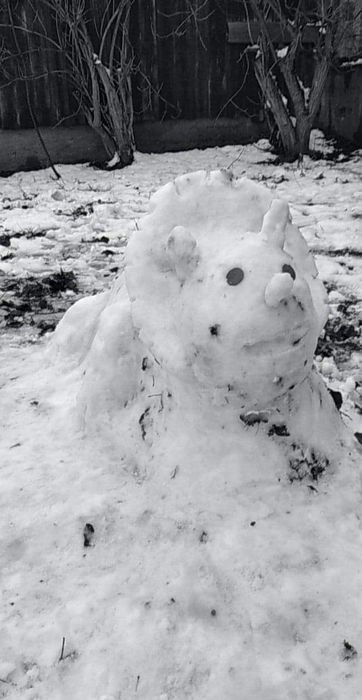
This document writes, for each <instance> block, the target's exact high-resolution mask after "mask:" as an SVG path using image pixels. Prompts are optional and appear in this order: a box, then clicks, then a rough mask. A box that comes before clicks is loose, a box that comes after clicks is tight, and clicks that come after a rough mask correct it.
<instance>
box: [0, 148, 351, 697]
mask: <svg viewBox="0 0 362 700" xmlns="http://www.w3.org/2000/svg"><path fill="white" fill-rule="evenodd" d="M218 168H228V169H230V170H232V171H233V172H234V174H235V175H236V176H237V177H238V176H240V175H242V174H245V175H247V176H248V177H249V178H251V179H254V180H256V181H260V182H263V183H264V184H265V185H266V186H267V187H269V188H271V189H272V190H274V192H275V195H276V196H278V197H282V198H285V199H287V200H288V201H289V203H290V206H291V211H292V215H293V220H294V222H295V223H296V224H297V225H298V226H299V227H300V228H301V230H302V232H303V235H304V236H305V238H306V239H307V242H308V244H309V246H310V248H311V249H312V251H313V252H314V253H315V256H316V261H317V265H318V268H319V271H320V275H321V278H322V279H323V281H324V282H325V283H326V286H327V289H328V292H329V301H330V308H331V314H330V319H329V321H328V324H327V327H326V332H325V334H324V337H322V339H321V340H320V343H319V346H318V350H317V353H318V354H317V358H316V365H317V367H318V368H319V369H320V371H321V372H322V374H323V375H324V378H325V380H326V382H327V384H328V386H329V387H330V388H332V389H334V390H335V391H339V392H341V398H342V400H343V403H342V406H341V412H342V415H343V417H344V420H345V423H346V425H347V426H348V427H349V428H350V430H351V435H352V433H353V432H355V433H362V423H361V411H362V396H361V387H362V368H361V351H360V336H359V330H360V323H361V320H360V319H361V308H362V302H361V288H362V257H361V256H362V235H361V222H362V195H361V182H362V162H361V154H355V155H354V156H352V157H351V158H349V159H348V160H343V159H341V160H340V161H338V162H336V163H334V162H332V161H312V160H310V159H305V162H304V163H303V166H302V168H301V167H297V166H296V165H284V166H278V167H276V166H275V164H273V162H272V156H271V155H270V153H269V151H268V149H267V144H266V143H265V142H264V143H262V142H259V144H256V145H254V146H246V147H242V148H238V147H235V146H233V147H224V148H215V149H208V150H205V151H189V152H185V153H173V154H162V155H146V154H137V155H136V161H135V163H134V165H132V167H130V168H127V169H125V170H122V171H113V172H99V171H96V170H93V169H91V168H89V167H87V166H83V165H81V166H80V165H78V166H59V168H58V169H59V171H60V172H61V175H62V180H61V181H58V182H56V181H54V180H53V179H52V175H51V172H50V171H38V172H31V173H18V174H16V175H13V176H12V177H10V178H8V179H4V180H3V181H2V183H1V185H2V201H1V210H0V243H2V244H3V245H1V246H0V256H1V260H0V285H1V288H2V295H1V298H0V319H1V323H2V326H3V336H2V347H1V351H0V363H1V364H0V372H1V385H0V386H1V404H0V413H1V445H0V469H1V471H0V474H1V485H2V488H1V511H0V521H1V529H0V538H1V539H0V543H1V552H2V557H1V576H2V591H3V599H2V612H1V615H2V626H1V629H2V634H1V637H0V697H1V694H2V695H3V696H4V697H6V698H25V699H27V700H28V699H29V700H36V698H39V699H41V700H43V699H44V700H45V699H51V700H53V698H54V700H58V699H59V700H63V699H64V700H65V699H67V698H72V699H73V698H74V699H75V700H119V698H122V700H124V699H126V700H130V699H131V698H141V699H143V700H154V699H155V700H156V698H157V699H158V698H160V699H161V698H162V700H171V699H172V700H173V699H175V700H183V698H194V699H195V700H196V699H197V700H219V699H220V698H226V700H229V699H230V700H234V699H235V700H249V699H251V698H255V699H256V700H286V699H289V698H290V699H292V698H293V699H294V698H297V699H300V700H302V699H303V700H345V699H347V698H348V700H358V699H359V698H360V697H361V690H360V688H361V685H362V661H361V657H362V623H361V620H360V619H359V611H360V605H361V596H362V593H361V591H362V586H361V584H362V553H361V552H362V538H361V534H360V516H361V497H360V492H359V475H358V473H357V471H356V462H355V459H353V457H351V461H349V459H348V451H349V449H350V448H349V447H347V446H346V448H345V452H346V455H345V456H344V461H343V469H341V470H340V471H338V470H337V473H336V474H331V475H329V476H327V477H323V476H322V478H321V479H320V480H319V481H315V483H312V482H310V481H308V480H307V481H303V480H302V481H300V482H299V481H293V482H290V481H289V480H288V479H286V478H285V475H284V474H283V470H282V469H281V470H280V468H279V470H278V464H277V463H276V462H277V456H278V451H277V450H276V451H273V449H274V448H273V447H272V446H270V445H271V443H270V441H269V442H268V440H266V441H265V439H264V437H263V435H261V434H260V431H259V432H258V429H257V428H251V435H250V436H249V437H248V441H247V450H248V455H249V458H250V464H253V463H254V461H255V460H256V459H257V458H256V452H257V451H258V450H259V451H261V452H262V453H263V455H264V457H265V455H268V450H270V474H268V473H265V472H264V473H263V474H260V475H259V477H256V476H255V475H254V476H253V468H251V467H250V465H249V472H248V470H247V474H248V479H249V481H248V482H247V488H246V489H244V490H241V489H240V486H239V485H238V469H237V465H236V462H235V465H234V468H233V470H232V473H231V474H230V475H229V482H228V484H227V485H225V483H224V479H223V478H222V474H223V472H222V470H221V475H220V469H219V468H218V465H219V464H220V463H221V462H222V459H223V458H224V452H223V451H224V450H228V449H229V446H228V442H227V440H225V439H224V438H223V439H221V441H220V445H219V451H216V450H215V445H214V444H211V443H210V444H208V442H207V440H206V438H205V437H202V434H201V433H198V425H197V420H196V418H195V415H194V414H193V409H192V408H191V407H190V419H189V424H187V425H186V426H183V425H182V424H180V425H179V428H178V427H177V426H175V425H174V424H173V426H172V430H171V434H170V437H169V441H168V443H167V441H166V443H164V444H163V448H164V454H165V455H166V462H165V463H166V465H167V469H166V471H165V465H164V466H163V470H162V469H161V471H160V474H161V476H158V477H157V470H156V476H155V478H154V479H148V478H146V475H145V473H144V472H143V471H142V470H141V469H140V468H139V465H138V463H137V461H136V460H135V462H134V463H133V464H132V463H131V464H125V463H124V462H123V461H122V449H120V445H119V441H117V437H115V436H114V430H115V427H114V425H112V424H111V423H109V424H107V421H103V423H102V430H101V431H98V432H97V431H95V434H94V435H93V436H89V435H87V436H85V435H84V432H82V430H81V427H80V426H79V425H75V424H74V412H73V408H72V406H73V401H74V396H73V393H72V390H71V384H70V383H69V379H67V380H64V390H63V391H62V389H61V387H62V379H61V376H60V374H61V370H59V368H58V369H57V370H54V368H53V366H52V359H53V358H51V357H49V353H48V354H47V355H44V350H43V347H44V344H47V343H48V342H49V341H48V337H47V336H45V338H44V335H43V334H44V331H47V330H48V329H51V328H52V327H53V326H54V322H55V321H58V320H59V318H60V317H61V316H62V313H63V312H64V311H65V310H66V309H67V308H68V307H69V306H70V304H72V303H73V302H74V301H75V300H76V299H78V298H80V297H81V296H84V295H88V294H93V293H95V292H97V291H101V290H103V289H104V288H106V287H110V286H111V284H112V281H113V280H114V279H115V277H116V276H117V273H118V272H119V270H121V269H122V266H123V253H124V247H125V245H126V242H127V239H128V238H129V236H130V235H132V233H133V232H134V231H137V226H138V224H137V220H138V218H139V217H140V216H142V214H143V213H145V212H146V211H147V207H148V201H149V198H150V196H151V194H152V193H153V192H154V191H155V190H156V189H158V188H159V187H160V186H161V185H162V184H165V183H167V182H168V181H170V180H172V179H173V178H174V177H175V176H177V175H180V174H182V173H185V172H190V171H195V170H200V169H206V170H214V169H218ZM220 245H222V243H221V244H220ZM105 361H106V360H105ZM53 382H54V384H56V385H57V391H56V392H54V391H53ZM155 400H157V399H155ZM205 411H206V408H205ZM210 420H211V416H210ZM193 421H195V425H194V424H193ZM191 434H192V435H193V436H194V439H195V440H197V439H199V443H198V447H199V449H200V451H201V452H202V454H203V460H202V465H201V467H200V464H199V463H198V462H197V460H196V461H195V456H194V455H193V454H190V465H191V467H190V468H192V469H193V470H194V474H195V483H194V484H193V482H192V479H190V475H188V474H187V473H186V474H185V473H183V470H182V469H181V470H180V469H179V467H178V462H177V459H178V456H179V454H181V452H182V450H185V449H186V448H187V444H186V445H185V444H184V443H185V441H186V442H187V440H188V439H189V437H190V435H191ZM197 435H199V438H196V437H195V436H197ZM180 436H181V437H180ZM232 439H233V438H232ZM351 440H352V438H351ZM195 444H196V443H195ZM352 444H353V440H352V442H351V445H352ZM355 444H356V449H357V447H358V442H357V440H355ZM232 445H233V442H232V444H231V447H230V450H231V453H232V450H233V447H232ZM127 449H128V451H129V445H127ZM141 462H142V460H141V461H140V463H141ZM151 472H152V473H154V472H155V466H154V465H153V466H152V469H151ZM202 473H204V474H205V482H204V483H203V481H202V478H201V475H202ZM165 474H167V475H168V478H167V479H166V477H165ZM175 486H176V490H175ZM190 489H191V491H190ZM86 523H90V524H92V526H93V527H94V531H95V532H94V534H92V533H91V542H90V544H91V545H94V546H90V547H84V534H83V532H84V526H85V525H86ZM63 647H64V648H63Z"/></svg>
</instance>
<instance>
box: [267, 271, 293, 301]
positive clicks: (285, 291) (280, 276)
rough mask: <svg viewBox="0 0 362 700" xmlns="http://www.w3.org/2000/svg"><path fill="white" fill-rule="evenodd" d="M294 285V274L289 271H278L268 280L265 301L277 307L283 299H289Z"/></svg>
mask: <svg viewBox="0 0 362 700" xmlns="http://www.w3.org/2000/svg"><path fill="white" fill-rule="evenodd" d="M293 285H294V279H293V276H292V275H291V274H290V273H289V272H277V273H276V274H275V275H273V277H272V278H271V280H270V281H269V282H268V284H267V286H266V288H265V302H266V304H267V306H271V307H275V306H278V305H279V304H280V302H281V301H284V300H285V299H288V298H289V297H290V295H291V293H292V289H293Z"/></svg>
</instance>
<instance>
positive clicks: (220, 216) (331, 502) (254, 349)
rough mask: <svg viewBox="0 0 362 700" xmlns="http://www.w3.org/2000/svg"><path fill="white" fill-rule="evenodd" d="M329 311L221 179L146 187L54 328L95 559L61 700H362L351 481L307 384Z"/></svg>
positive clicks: (258, 215) (297, 264) (260, 191)
mask: <svg viewBox="0 0 362 700" xmlns="http://www.w3.org/2000/svg"><path fill="white" fill-rule="evenodd" d="M326 315H327V307H326V304H325V301H324V290H323V286H322V284H321V282H320V281H319V280H318V278H317V271H316V268H315V265H314V261H313V259H312V256H311V255H310V254H309V252H308V249H307V246H306V243H305V241H304V239H303V238H302V236H301V234H300V232H299V231H298V229H297V228H296V227H295V226H293V225H292V223H291V221H290V217H289V211H288V207H287V205H286V204H285V203H282V202H280V201H278V200H275V199H273V197H272V194H271V192H269V191H268V190H267V189H264V188H263V187H261V186H259V185H257V184H254V183H252V182H250V181H248V180H247V179H243V180H239V181H233V180H232V179H231V178H230V177H229V176H228V174H226V173H223V172H215V173H211V174H206V173H204V172H199V173H194V174H192V175H187V176H184V177H181V178H178V179H177V180H176V181H175V182H174V183H171V184H169V185H167V186H166V187H164V188H162V189H161V190H160V191H159V192H158V193H157V194H156V195H155V196H154V197H153V198H152V200H151V203H150V213H149V215H147V216H146V217H145V218H143V219H142V220H141V222H140V223H139V225H138V227H137V230H135V232H134V234H133V237H132V239H131V241H130V243H129V245H128V248H127V251H126V266H125V272H124V274H122V276H121V277H120V278H119V280H118V282H117V284H116V285H115V287H114V288H113V289H112V290H111V291H110V292H106V293H104V294H101V295H97V296H94V297H90V298H88V299H84V300H82V301H80V302H78V303H77V304H75V305H74V306H73V307H72V308H71V309H70V310H69V311H68V312H67V313H66V314H65V316H64V318H63V320H62V321H61V323H60V324H59V326H58V328H57V330H56V332H55V334H54V337H53V340H52V342H51V357H52V359H53V357H54V350H57V351H58V357H60V358H63V364H62V365H61V372H60V373H59V375H60V376H59V383H60V386H61V382H63V383H64V388H65V391H64V393H63V394H62V395H60V391H61V389H60V387H59V386H58V388H57V390H56V391H55V396H56V409H58V410H59V412H60V414H61V415H60V416H59V421H58V422H59V425H60V426H61V431H62V435H63V434H64V433H66V439H67V444H68V443H69V450H70V452H71V458H70V459H71V464H72V465H73V462H74V463H75V462H76V455H77V454H79V459H78V463H77V464H76V466H75V467H74V471H77V473H78V472H80V477H79V478H80V483H81V484H82V485H86V487H87V489H86V490H87V493H88V500H87V501H86V505H83V496H82V494H81V492H80V491H79V487H78V491H77V492H76V494H77V499H79V507H78V506H76V507H75V511H76V512H75V514H74V518H77V517H78V518H80V517H81V518H82V526H83V525H84V522H91V523H93V524H94V525H95V532H96V533H97V536H98V537H99V541H98V543H97V544H96V547H95V548H94V550H92V555H90V556H92V561H93V560H94V562H95V564H94V566H95V567H96V568H95V569H94V571H95V573H94V574H93V575H92V576H90V575H89V574H88V568H87V566H86V564H87V561H88V560H86V561H85V564H84V567H85V568H84V572H85V573H84V576H85V579H86V580H88V578H89V579H91V580H90V581H89V586H90V587H91V589H90V590H92V595H90V594H89V597H88V599H87V601H83V603H82V605H81V607H80V612H79V611H78V610H77V611H76V612H77V614H76V615H73V612H74V611H75V606H73V607H72V608H71V613H69V615H70V616H71V617H70V622H69V626H70V636H72V635H73V638H75V639H78V638H80V632H79V624H80V623H79V620H80V619H81V624H82V625H84V619H86V620H87V619H88V612H89V611H91V614H92V618H91V619H92V621H93V622H92V624H91V628H90V629H89V630H88V632H87V641H86V644H87V646H86V650H84V647H85V642H84V643H83V642H82V641H81V640H80V642H79V648H80V649H81V653H80V655H79V659H78V660H77V663H76V664H75V663H74V664H73V663H72V665H71V666H70V667H69V672H68V675H67V677H66V678H67V686H66V691H67V692H65V694H64V697H70V696H72V697H74V698H75V699H76V700H83V698H84V691H83V690H82V688H83V687H90V685H89V684H90V683H91V684H92V692H91V693H90V694H91V695H92V697H94V698H101V697H107V698H108V697H110V698H116V697H117V698H118V697H125V698H133V697H136V695H137V698H138V700H151V699H152V700H156V699H157V700H185V698H190V700H220V699H221V698H225V699H227V700H250V698H255V700H306V699H308V700H326V699H327V698H328V700H340V698H342V697H351V698H352V697H353V699H354V698H356V699H357V697H360V681H359V677H358V674H357V675H356V676H355V677H353V678H352V679H351V680H350V681H346V678H347V675H346V666H345V662H344V661H343V657H342V656H341V654H342V652H343V639H345V640H348V642H349V641H351V642H352V644H354V643H355V641H354V640H355V639H357V646H358V639H360V635H361V629H360V627H361V626H360V623H359V620H360V616H359V615H358V610H356V609H355V607H354V606H353V605H352V604H350V601H353V600H357V599H358V595H360V590H361V586H360V579H359V577H358V575H356V577H355V579H354V580H353V581H352V582H346V580H345V569H346V562H349V560H350V558H351V557H352V560H353V561H354V560H355V559H353V557H355V556H356V555H355V553H354V549H353V547H356V546H357V545H356V544H355V543H356V542H360V534H359V527H360V525H359V522H358V521H357V518H356V516H355V515H354V513H355V512H356V510H357V508H358V507H359V506H358V505H356V503H357V500H358V498H359V496H358V495H357V494H358V488H359V481H358V479H359V476H358V471H357V469H356V467H355V466H354V462H353V458H352V457H351V456H350V455H351V447H350V442H349V437H348V435H347V434H346V433H345V431H344V428H343V424H342V421H341V418H340V415H339V413H338V411H337V409H336V408H335V406H334V403H333V401H332V399H331V398H330V396H329V393H328V390H327V389H326V387H325V385H324V383H323V381H322V379H321V378H320V377H319V375H318V374H317V373H316V371H315V370H314V369H313V367H312V362H313V353H314V349H315V346H316V343H317V338H318V335H319V333H320V331H321V329H322V327H323V325H324V323H325V320H326ZM51 381H52V382H53V381H54V372H53V373H52V374H51ZM64 406H65V407H66V409H67V412H66V413H65V412H64ZM74 425H77V430H78V433H77V435H75V434H74ZM65 426H68V428H66V427H65ZM79 435H80V437H79ZM82 464H83V466H82ZM99 474H101V477H102V478H101V479H99V478H98V477H99ZM92 480H94V482H93V481H92ZM99 484H100V485H99ZM69 488H70V490H73V484H70V485H69ZM73 502H74V503H76V500H75V497H74V496H73ZM77 503H78V500H77ZM85 509H86V510H85ZM84 518H86V520H84V522H83V519H84ZM349 528H350V529H349ZM72 532H73V530H72ZM346 533H347V534H346ZM358 546H360V545H358ZM76 552H77V553H75V554H74V557H79V553H78V550H76ZM75 560H76V561H77V564H76V566H77V567H78V566H79V560H78V559H75ZM349 566H351V565H350V564H349ZM82 585H83V584H82ZM347 585H348V586H352V589H353V591H354V592H353V593H351V591H350V589H349V591H348V592H349V593H350V595H345V589H346V586H347ZM108 591H110V592H112V593H110V595H111V596H112V595H113V597H111V598H110V601H108V595H109V594H108ZM353 595H354V596H355V597H353ZM98 600H99V601H100V604H99V605H97V603H95V602H94V601H98ZM95 609H97V617H96V618H95V615H96V612H95ZM73 618H74V619H73ZM95 619H96V622H94V620H95ZM338 621H339V622H340V624H338ZM342 623H343V624H342ZM100 629H102V631H103V636H102V637H101V639H107V638H108V635H109V637H110V639H111V640H112V644H110V645H108V646H107V645H104V644H103V645H102V644H101V642H99V635H98V634H97V633H96V632H97V630H100ZM62 634H64V632H62ZM67 639H68V632H67ZM358 658H359V657H358ZM95 659H96V663H95V661H94V660H95ZM351 663H352V662H351ZM90 669H91V671H90ZM350 670H351V667H350V668H349V669H348V671H350ZM89 674H91V679H90V678H89ZM87 683H88V685H87ZM347 683H349V686H348V688H347V687H346V685H345V684H347ZM75 688H78V689H79V693H78V694H77V693H76V692H75ZM336 688H337V690H336ZM354 688H355V689H356V694H353V693H354V690H353V689H354ZM351 689H352V690H351ZM105 692H107V693H109V695H107V696H106V695H104V693H105Z"/></svg>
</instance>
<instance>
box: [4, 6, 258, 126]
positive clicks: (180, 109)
mask: <svg viewBox="0 0 362 700" xmlns="http://www.w3.org/2000/svg"><path fill="white" fill-rule="evenodd" d="M13 4H14V5H16V7H17V12H16V15H17V16H18V17H19V16H20V20H21V25H22V27H23V29H22V30H19V29H18V30H16V41H17V42H18V44H19V47H20V50H21V52H22V53H23V55H24V64H25V66H23V65H22V62H20V67H19V61H17V60H16V59H15V58H13V57H12V56H17V55H18V50H17V46H16V41H15V38H14V31H13V30H12V28H11V27H10V26H8V27H6V26H2V28H1V29H0V128H5V129H14V128H26V127H31V126H32V125H33V124H32V119H31V114H30V111H29V105H28V101H29V100H30V102H31V108H32V109H33V112H34V114H35V116H36V119H37V122H38V124H39V125H40V126H52V125H55V124H58V123H59V122H62V123H63V120H64V119H66V123H67V124H70V125H71V124H79V123H82V121H83V117H82V116H81V115H80V114H75V112H76V102H75V100H74V99H73V97H72V91H71V88H70V86H69V84H68V83H67V80H66V76H65V69H66V62H65V57H64V56H63V55H62V54H61V53H60V52H59V51H57V50H56V49H54V47H53V45H52V39H55V36H56V35H55V29H54V26H53V23H52V17H51V13H50V11H49V9H48V8H47V7H46V6H43V5H42V3H41V2H36V3H33V2H31V1H30V0H16V1H15V2H14V3H13ZM35 5H36V8H37V9H36V10H35ZM106 5H107V0H87V9H88V11H89V12H92V13H96V14H102V12H104V11H105V8H106ZM189 5H190V4H189V3H188V2H187V0H172V2H170V1H169V0H134V2H133V8H132V16H131V41H132V44H133V47H134V51H135V72H134V76H133V96H134V107H135V115H136V121H143V120H149V119H152V120H159V119H164V118H167V119H169V118H172V119H174V118H184V119H191V118H193V119H194V118H199V117H204V118H216V117H217V116H219V115H222V116H224V117H237V116H238V114H240V112H242V113H244V114H247V115H249V116H252V117H256V118H257V117H258V115H259V110H260V105H259V98H258V87H257V83H256V80H255V77H254V74H253V70H249V66H248V61H247V59H246V58H240V54H241V50H240V46H238V45H236V44H231V43H229V42H228V23H227V20H228V14H227V12H225V11H223V10H222V9H220V4H219V3H218V2H217V0H206V1H205V0H193V2H192V6H193V13H191V12H190V7H189ZM0 8H1V3H0ZM14 17H15V12H14ZM7 23H9V16H8V14H7V12H6V10H5V9H3V10H1V9H0V25H6V24H7ZM17 24H19V21H17ZM1 39H2V42H1ZM1 43H2V46H3V51H2V52H1ZM8 47H10V53H11V54H12V56H11V55H10V56H6V55H5V54H4V50H6V49H7V48H8ZM1 56H2V57H3V58H5V61H3V62H2V63H1ZM1 68H2V70H1ZM24 78H27V83H28V89H29V100H28V99H27V95H26V89H25V88H26V86H25V80H24Z"/></svg>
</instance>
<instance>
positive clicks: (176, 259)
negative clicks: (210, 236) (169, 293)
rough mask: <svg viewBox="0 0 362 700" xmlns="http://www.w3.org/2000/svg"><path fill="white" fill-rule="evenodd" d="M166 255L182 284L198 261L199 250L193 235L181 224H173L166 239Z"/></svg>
mask: <svg viewBox="0 0 362 700" xmlns="http://www.w3.org/2000/svg"><path fill="white" fill-rule="evenodd" d="M166 248H167V255H168V258H169V260H170V262H171V263H172V267H173V268H174V270H175V272H176V276H177V278H178V279H179V281H180V282H181V283H182V284H183V283H184V282H185V280H186V279H187V278H188V277H190V275H191V274H192V272H193V271H194V270H195V269H196V267H197V265H198V263H199V259H200V256H199V252H198V249H197V244H196V241H195V239H194V237H193V236H192V235H191V233H189V231H188V230H187V229H185V228H184V227H183V226H175V227H174V228H173V229H172V231H171V233H170V235H169V237H168V239H167V244H166Z"/></svg>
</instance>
